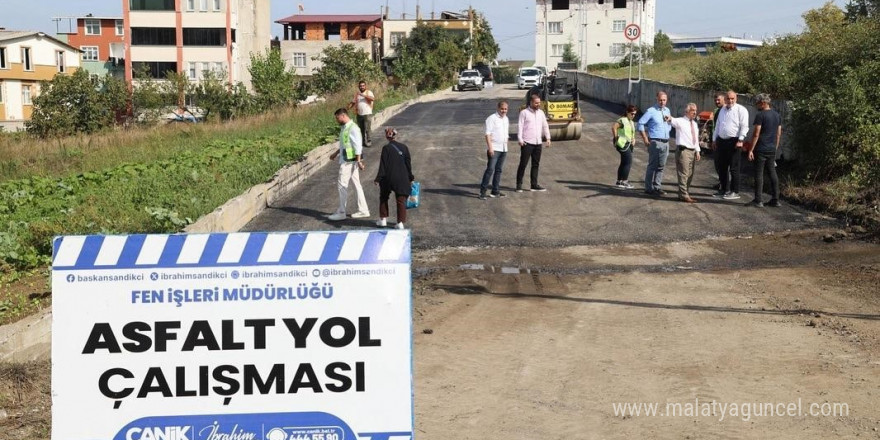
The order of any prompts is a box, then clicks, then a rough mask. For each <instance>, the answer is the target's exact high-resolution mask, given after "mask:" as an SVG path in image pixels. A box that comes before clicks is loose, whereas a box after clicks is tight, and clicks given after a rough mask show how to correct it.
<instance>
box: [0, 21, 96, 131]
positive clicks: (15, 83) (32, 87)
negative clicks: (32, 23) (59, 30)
mask: <svg viewBox="0 0 880 440" xmlns="http://www.w3.org/2000/svg"><path fill="white" fill-rule="evenodd" d="M79 56H80V53H79V50H78V49H77V48H75V47H73V46H70V45H69V44H66V43H64V42H62V41H59V40H58V39H55V38H53V37H50V36H49V35H46V34H45V33H43V32H30V31H9V30H4V29H2V28H0V127H3V128H4V129H5V130H8V131H13V130H20V129H23V128H24V123H25V121H27V120H29V119H30V118H31V114H32V112H33V98H34V97H36V96H37V94H39V93H40V81H50V80H51V79H52V78H54V77H55V75H69V74H72V73H73V72H74V71H75V70H76V69H78V68H79V67H80V63H79Z"/></svg>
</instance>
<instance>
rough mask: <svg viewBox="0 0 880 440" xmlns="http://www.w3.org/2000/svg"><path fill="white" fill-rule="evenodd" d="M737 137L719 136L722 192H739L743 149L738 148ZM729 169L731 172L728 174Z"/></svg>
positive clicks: (718, 150) (719, 174) (719, 166)
mask: <svg viewBox="0 0 880 440" xmlns="http://www.w3.org/2000/svg"><path fill="white" fill-rule="evenodd" d="M737 142H739V140H738V139H737V138H730V139H721V138H719V139H718V141H717V143H718V149H717V150H716V151H715V153H716V154H718V177H719V178H721V192H725V193H726V192H735V193H738V192H739V180H740V172H739V168H740V162H741V159H742V150H740V149H737V148H736V143H737ZM728 171H729V174H728Z"/></svg>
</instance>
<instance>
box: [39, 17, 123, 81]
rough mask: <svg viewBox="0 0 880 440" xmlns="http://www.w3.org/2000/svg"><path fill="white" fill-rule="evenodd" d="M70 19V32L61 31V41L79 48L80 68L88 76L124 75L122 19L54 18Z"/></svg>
mask: <svg viewBox="0 0 880 440" xmlns="http://www.w3.org/2000/svg"><path fill="white" fill-rule="evenodd" d="M53 20H55V21H56V22H60V21H63V20H69V21H70V23H71V24H72V25H71V26H70V27H69V29H67V30H65V31H59V32H58V39H59V40H61V41H63V42H65V43H67V44H69V45H71V46H73V47H76V48H78V49H79V50H80V51H81V53H80V65H81V67H82V68H83V69H85V70H86V71H88V72H89V73H93V74H96V75H101V76H103V75H106V74H111V75H114V76H117V77H119V78H122V77H124V75H125V25H124V22H123V20H122V17H95V16H93V15H92V14H88V15H86V16H84V17H55V18H53Z"/></svg>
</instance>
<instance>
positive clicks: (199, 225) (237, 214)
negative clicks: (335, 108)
mask: <svg viewBox="0 0 880 440" xmlns="http://www.w3.org/2000/svg"><path fill="white" fill-rule="evenodd" d="M449 93H450V92H449V91H448V89H445V90H441V91H439V92H434V93H431V94H428V95H424V96H420V97H418V98H415V99H411V100H409V101H406V102H404V103H402V104H397V105H394V106H391V107H388V108H386V109H385V110H382V111H381V112H379V113H376V115H374V116H373V126H374V127H379V126H381V125H382V124H384V123H385V122H386V121H388V120H389V119H391V118H392V117H394V116H396V115H398V114H400V113H401V112H403V111H404V110H406V109H407V108H408V107H409V106H411V105H413V104H418V103H423V102H431V101H437V100H440V99H443V98H444V97H446V96H447V95H448V94H449ZM336 148H337V144H336V143H335V142H334V143H332V144H324V145H321V146H320V147H317V148H315V149H313V150H312V151H309V152H308V153H306V155H305V156H303V158H302V159H301V160H300V161H299V162H296V163H292V164H290V165H287V166H285V167H284V168H282V169H280V170H279V171H278V172H277V173H276V174H275V176H273V177H272V179H271V180H269V181H268V182H266V183H261V184H259V185H256V186H253V187H251V188H250V189H248V190H247V191H245V192H244V193H243V194H242V195H240V196H238V197H236V198H234V199H232V200H230V201H228V202H226V203H224V204H223V206H221V207H219V208H217V209H216V210H214V212H212V213H210V214H207V215H205V216H203V217H201V218H199V219H198V220H196V221H195V223H193V224H191V225H189V226H187V227H186V228H184V232H189V233H209V232H235V231H238V230H240V229H241V228H243V227H244V226H245V225H246V224H247V223H248V222H250V221H251V220H253V219H254V218H255V217H256V216H258V215H260V213H261V212H263V211H264V210H266V208H269V207H271V206H272V204H273V203H274V202H275V201H277V200H278V199H280V198H282V197H284V196H286V195H287V194H288V193H290V192H291V191H292V190H293V189H294V188H296V187H297V186H298V185H299V184H300V183H302V182H303V181H305V180H306V179H308V178H309V177H311V176H312V175H313V174H315V173H316V172H317V171H318V170H320V169H321V168H323V167H324V166H325V165H327V164H328V163H329V162H330V161H329V157H330V155H331V154H333V152H334V151H336Z"/></svg>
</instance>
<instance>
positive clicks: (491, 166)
mask: <svg viewBox="0 0 880 440" xmlns="http://www.w3.org/2000/svg"><path fill="white" fill-rule="evenodd" d="M507 109H508V104H507V101H506V100H502V101H498V106H497V111H496V112H495V113H492V114H491V115H489V117H488V118H486V159H487V162H486V171H485V172H484V173H483V181H482V182H481V183H480V200H486V190H487V189H488V188H489V179H490V178H491V179H492V192H491V193H489V197H505V194H504V193H503V192H501V191H500V190H499V189H498V185H499V184H500V183H501V168H502V167H504V159H506V158H507V139H508V137H509V134H508V131H509V128H510V120H509V119H508V118H507Z"/></svg>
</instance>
